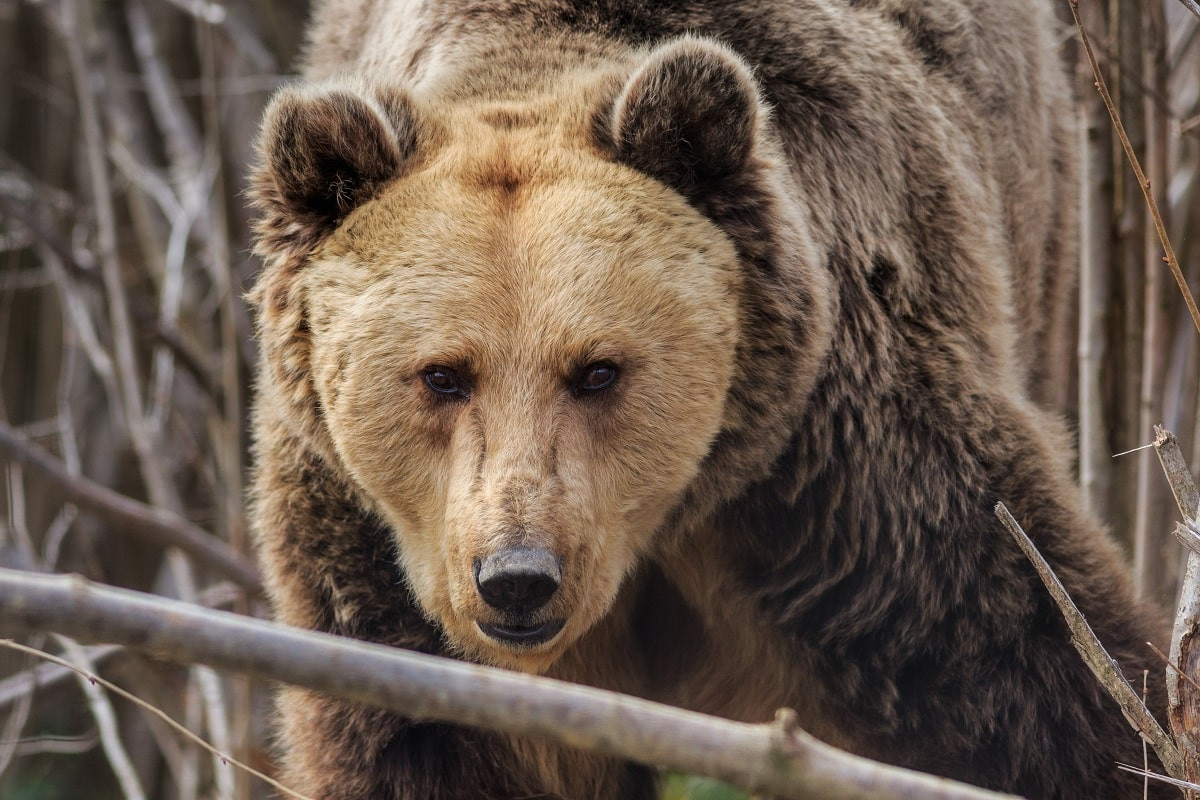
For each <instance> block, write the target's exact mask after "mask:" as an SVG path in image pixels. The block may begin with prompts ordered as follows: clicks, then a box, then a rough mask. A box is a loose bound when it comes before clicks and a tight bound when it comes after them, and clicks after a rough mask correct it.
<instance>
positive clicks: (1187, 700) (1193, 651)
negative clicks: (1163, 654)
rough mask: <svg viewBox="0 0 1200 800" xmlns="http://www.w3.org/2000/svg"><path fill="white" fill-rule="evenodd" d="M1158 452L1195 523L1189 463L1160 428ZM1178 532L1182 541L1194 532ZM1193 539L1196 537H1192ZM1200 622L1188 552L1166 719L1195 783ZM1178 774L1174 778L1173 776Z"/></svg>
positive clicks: (1196, 504)
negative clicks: (1199, 629) (1198, 635)
mask: <svg viewBox="0 0 1200 800" xmlns="http://www.w3.org/2000/svg"><path fill="white" fill-rule="evenodd" d="M1154 450H1155V452H1157V453H1158V460H1159V461H1160V462H1161V463H1162V468H1163V472H1164V473H1166V476H1167V482H1168V483H1169V484H1170V485H1171V493H1172V494H1173V495H1174V496H1175V503H1176V504H1177V505H1178V506H1179V513H1180V514H1182V515H1183V518H1184V519H1185V520H1187V521H1188V522H1189V523H1191V522H1193V521H1194V520H1195V519H1196V513H1197V510H1198V508H1200V493H1197V491H1196V484H1195V482H1193V481H1192V473H1191V472H1189V471H1188V466H1187V462H1185V461H1184V460H1183V453H1182V452H1180V450H1179V442H1178V441H1177V440H1176V439H1175V434H1173V433H1171V432H1170V431H1168V430H1165V429H1163V428H1161V427H1159V426H1157V425H1156V426H1155V427H1154ZM1180 527H1181V528H1182V530H1180V531H1177V532H1176V535H1177V536H1179V535H1181V534H1183V533H1184V532H1186V533H1187V534H1191V533H1192V531H1191V529H1190V528H1183V527H1182V526H1180ZM1193 536H1194V534H1193ZM1197 620H1200V555H1198V554H1197V553H1196V552H1195V551H1194V550H1192V549H1190V548H1189V550H1188V556H1187V565H1186V566H1185V567H1184V573H1183V585H1182V586H1180V588H1179V605H1178V608H1177V610H1176V613H1175V625H1174V626H1173V627H1172V629H1171V656H1170V659H1169V660H1168V664H1169V668H1168V670H1167V716H1168V719H1169V721H1170V723H1171V730H1172V731H1174V733H1175V740H1176V741H1177V742H1178V743H1179V749H1180V751H1181V753H1182V757H1183V762H1184V767H1185V771H1184V772H1183V773H1179V774H1175V777H1177V778H1186V779H1187V780H1190V781H1196V780H1197V779H1198V778H1200V740H1198V738H1197V730H1198V728H1197V725H1200V693H1198V692H1197V691H1196V689H1195V688H1194V686H1189V685H1188V684H1187V683H1186V682H1185V681H1184V680H1183V679H1186V681H1188V682H1191V683H1193V684H1194V683H1195V680H1194V678H1195V676H1196V675H1197V673H1198V672H1200V647H1197V641H1196V638H1195V633H1196V623H1197ZM1173 774H1174V773H1173Z"/></svg>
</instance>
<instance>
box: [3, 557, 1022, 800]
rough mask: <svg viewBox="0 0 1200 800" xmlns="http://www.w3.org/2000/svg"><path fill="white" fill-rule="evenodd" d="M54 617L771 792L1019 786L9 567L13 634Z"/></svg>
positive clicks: (250, 670) (174, 657)
mask: <svg viewBox="0 0 1200 800" xmlns="http://www.w3.org/2000/svg"><path fill="white" fill-rule="evenodd" d="M37 630H55V631H62V632H64V633H67V634H70V635H71V636H75V637H78V638H80V639H82V640H86V641H92V642H97V641H112V642H119V643H122V644H126V645H128V646H130V647H133V648H136V649H138V650H142V651H144V652H146V653H148V654H150V655H153V656H157V657H161V658H164V659H167V660H170V661H174V662H177V663H196V662H202V663H207V664H210V665H212V666H214V667H218V668H221V669H227V670H233V671H237V672H242V673H245V674H248V675H254V676H257V677H260V678H265V679H270V680H278V681H284V682H286V683H291V684H295V685H298V686H305V687H307V688H309V689H314V690H317V691H320V692H324V693H326V694H330V695H334V696H336V697H341V698H343V699H346V700H350V701H353V702H358V703H365V704H370V705H375V706H380V707H383V708H389V709H392V710H394V711H397V712H400V713H403V714H404V715H406V716H408V717H412V718H416V719H430V720H442V721H446V722H452V723H456V724H460V725H468V726H472V727H478V728H485V729H488V730H493V731H500V732H504V733H510V734H518V735H525V736H538V737H549V738H551V739H554V740H556V741H560V742H564V743H569V744H570V745H571V746H573V747H578V748H581V749H585V750H591V751H595V752H600V753H606V754H608V755H612V756H616V757H619V758H625V759H630V760H632V761H637V762H639V763H642V764H648V765H653V766H657V765H665V766H668V767H671V768H675V769H679V770H682V771H685V772H691V773H696V774H701V775H709V776H712V777H714V778H718V779H720V780H724V781H727V782H729V783H732V784H734V785H737V786H741V787H745V788H748V789H750V790H752V791H757V792H761V793H765V794H769V795H772V796H780V797H790V798H808V797H822V798H826V800H900V799H901V798H912V797H921V798H928V800H1000V798H1004V797H1009V796H1008V795H1001V794H997V793H995V792H989V791H985V790H983V789H976V788H974V787H970V786H966V785H965V784H960V783H955V782H953V781H950V780H947V779H944V778H935V777H933V776H930V775H924V774H921V773H919V772H912V771H910V770H905V769H900V768H898V767H891V766H886V765H883V764H878V763H876V762H873V761H869V760H867V759H864V758H861V757H858V756H852V755H850V754H848V753H844V752H842V751H840V750H837V749H836V748H833V747H830V746H829V745H826V744H823V743H821V742H819V741H817V740H816V739H814V738H813V737H811V736H809V735H808V734H807V733H805V732H804V731H801V730H799V729H798V728H796V726H795V722H794V719H795V718H794V715H793V714H791V712H786V711H785V712H782V713H781V714H780V715H779V717H778V719H777V721H776V722H775V723H773V724H764V725H751V724H747V723H744V722H731V721H728V720H723V719H720V718H718V717H711V716H708V715H706V714H697V713H695V712H690V711H683V710H681V709H677V708H672V707H670V706H665V705H662V704H659V703H651V702H648V701H646V700H641V699H638V698H634V697H628V696H625V695H620V694H616V693H615V692H608V691H603V690H600V689H593V688H590V687H584V686H575V685H573V684H569V683H564V682H562V681H556V680H551V679H549V678H540V677H534V676H530V675H521V674H518V673H513V672H507V671H505V670H500V669H495V668H491V667H481V666H476V665H473V664H465V663H463V662H461V661H453V660H450V659H445V658H438V657H435V656H428V655H423V654H421V653H414V652H410V651H406V650H398V649H396V648H391V647H384V646H382V645H376V644H369V643H366V642H360V641H356V640H353V639H343V638H339V637H336V636H330V635H327V634H321V633H314V632H311V631H302V630H298V629H295V628H288V627H286V626H283V625H277V624H274V623H269V622H264V621H261V620H256V619H251V618H249V617H242V616H238V615H236V614H230V613H227V612H221V611H212V610H209V609H204V608H201V607H199V606H194V605H189V604H187V603H180V602H178V601H174V600H167V599H164V598H162V597H157V596H151V595H145V594H140V593H137V592H129V591H124V590H118V589H111V588H105V587H101V586H98V585H96V584H93V583H90V582H88V581H86V580H84V579H83V578H80V577H76V576H64V575H43V574H34V573H28V572H19V571H17V570H9V569H0V635H5V636H11V635H16V634H21V633H28V632H32V631H37Z"/></svg>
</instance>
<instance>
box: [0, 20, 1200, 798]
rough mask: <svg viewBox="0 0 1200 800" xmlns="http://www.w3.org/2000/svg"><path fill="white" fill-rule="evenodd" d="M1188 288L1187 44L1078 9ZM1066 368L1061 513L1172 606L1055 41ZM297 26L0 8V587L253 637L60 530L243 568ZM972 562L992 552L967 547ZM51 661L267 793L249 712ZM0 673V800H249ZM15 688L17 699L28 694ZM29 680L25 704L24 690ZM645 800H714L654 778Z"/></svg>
mask: <svg viewBox="0 0 1200 800" xmlns="http://www.w3.org/2000/svg"><path fill="white" fill-rule="evenodd" d="M1081 6H1082V13H1083V16H1084V19H1085V22H1086V24H1087V25H1088V27H1089V29H1090V30H1091V32H1092V35H1093V39H1094V41H1095V42H1096V44H1097V46H1098V48H1099V52H1098V56H1099V58H1100V60H1101V63H1102V66H1103V68H1104V70H1105V71H1106V76H1107V80H1108V82H1109V85H1110V87H1111V90H1112V93H1113V95H1114V98H1115V99H1116V102H1117V103H1118V105H1119V107H1120V110H1121V114H1122V117H1123V119H1124V121H1125V124H1126V126H1127V128H1128V129H1129V133H1130V136H1131V139H1132V141H1133V143H1134V146H1135V148H1136V149H1137V151H1138V153H1139V155H1140V158H1141V159H1142V162H1143V165H1144V167H1145V169H1146V172H1147V174H1148V176H1149V177H1150V180H1151V184H1152V187H1153V190H1154V192H1155V193H1156V197H1157V201H1158V204H1159V207H1160V208H1161V209H1162V211H1163V214H1164V217H1165V219H1166V223H1167V227H1168V230H1169V232H1170V234H1171V238H1172V242H1173V244H1174V246H1175V249H1176V251H1177V253H1178V255H1179V260H1180V262H1181V264H1182V265H1183V268H1184V270H1185V272H1186V274H1187V276H1188V279H1189V280H1190V281H1191V283H1192V286H1193V291H1197V289H1198V288H1200V287H1197V284H1198V283H1200V237H1190V236H1189V235H1188V232H1189V231H1190V230H1192V229H1193V228H1195V229H1197V230H1200V191H1198V189H1200V184H1198V179H1197V170H1198V167H1200V43H1198V42H1197V38H1200V21H1198V20H1197V18H1196V17H1195V16H1194V15H1192V14H1191V13H1189V12H1188V11H1187V10H1186V9H1185V8H1184V5H1183V4H1181V3H1179V2H1177V1H1176V0H1097V1H1096V2H1089V1H1088V0H1084V2H1083V3H1081ZM1060 13H1061V16H1062V19H1063V26H1062V37H1061V41H1062V45H1063V49H1064V58H1065V59H1066V61H1067V63H1068V64H1069V65H1072V66H1073V67H1074V68H1075V81H1076V84H1077V94H1078V97H1079V100H1078V102H1077V104H1076V106H1075V107H1072V108H1063V109H1061V110H1060V113H1062V114H1071V115H1076V116H1077V117H1078V118H1079V120H1080V123H1081V127H1080V137H1079V151H1080V153H1081V154H1082V163H1083V165H1084V170H1083V182H1082V188H1081V193H1080V197H1079V202H1080V203H1081V205H1082V207H1083V208H1084V212H1085V213H1084V215H1083V216H1084V219H1085V225H1084V226H1083V231H1082V234H1081V240H1080V244H1081V248H1082V270H1081V280H1080V287H1079V293H1078V303H1077V305H1076V307H1075V308H1074V312H1073V313H1074V314H1075V318H1076V322H1077V324H1076V326H1075V330H1076V331H1077V336H1078V341H1077V344H1078V346H1077V347H1076V348H1073V349H1072V351H1071V353H1072V362H1073V363H1072V372H1071V374H1072V376H1073V377H1072V380H1071V382H1070V383H1069V384H1068V385H1064V386H1062V387H1059V389H1060V391H1059V395H1058V403H1059V405H1060V406H1061V409H1062V410H1063V412H1064V413H1065V414H1066V416H1067V417H1068V419H1069V420H1070V421H1071V423H1072V425H1073V426H1074V429H1075V430H1076V431H1077V433H1078V445H1079V451H1078V468H1079V475H1080V479H1081V483H1082V485H1083V489H1084V492H1085V496H1086V498H1087V502H1088V504H1089V505H1090V506H1091V507H1092V508H1093V509H1095V510H1096V511H1097V512H1098V513H1099V514H1100V516H1101V517H1102V518H1103V519H1105V520H1106V521H1107V522H1108V524H1109V525H1110V526H1111V529H1112V531H1113V532H1114V534H1115V535H1116V536H1117V537H1118V538H1119V539H1120V540H1121V541H1122V542H1123V543H1124V544H1125V545H1126V546H1127V547H1128V550H1129V553H1130V558H1131V561H1132V562H1133V564H1134V568H1135V572H1136V575H1137V580H1138V585H1139V586H1140V587H1141V590H1142V591H1143V592H1144V593H1145V594H1146V595H1148V596H1150V597H1152V598H1154V599H1155V600H1156V601H1158V602H1159V603H1160V604H1161V605H1162V606H1163V608H1164V613H1167V611H1168V610H1170V609H1172V608H1173V605H1174V598H1175V593H1176V586H1177V583H1178V579H1179V573H1180V562H1181V554H1180V552H1179V549H1178V547H1177V546H1176V545H1175V544H1174V541H1173V540H1172V539H1171V538H1170V536H1169V535H1168V530H1169V527H1170V523H1171V520H1172V519H1173V517H1174V510H1173V509H1174V505H1173V503H1172V502H1171V501H1170V499H1169V496H1168V494H1167V489H1166V485H1165V482H1164V481H1163V480H1162V477H1161V473H1160V471H1159V468H1158V466H1157V463H1156V462H1155V459H1154V455H1153V451H1152V450H1140V451H1135V452H1132V453H1129V454H1128V455H1123V456H1120V457H1116V458H1114V457H1113V456H1114V454H1117V453H1122V452H1124V451H1129V450H1132V449H1133V448H1138V447H1141V446H1143V445H1146V444H1148V443H1149V442H1150V441H1151V440H1152V430H1151V428H1152V425H1153V424H1155V423H1162V424H1164V425H1165V426H1166V427H1168V428H1169V429H1171V430H1174V431H1175V432H1176V433H1177V434H1178V435H1179V438H1180V441H1181V443H1182V445H1183V447H1184V450H1185V453H1186V454H1187V455H1188V456H1189V458H1190V463H1191V464H1192V465H1194V466H1195V465H1200V435H1198V430H1197V419H1198V412H1200V369H1198V368H1197V367H1198V366H1200V364H1198V358H1200V337H1198V335H1197V332H1196V330H1195V329H1194V328H1193V327H1192V325H1191V322H1190V320H1189V318H1188V316H1187V314H1186V312H1185V311H1184V310H1183V306H1182V303H1181V301H1180V296H1179V291H1178V289H1177V287H1176V286H1175V284H1174V282H1173V281H1172V280H1171V278H1170V276H1169V274H1168V273H1167V271H1166V269H1165V266H1164V265H1163V263H1162V260H1161V257H1162V250H1161V247H1160V245H1159V243H1158V241H1157V239H1156V238H1155V236H1154V229H1153V226H1152V225H1151V224H1150V223H1149V220H1148V217H1147V213H1146V207H1145V203H1144V202H1143V199H1142V197H1141V194H1140V190H1139V188H1138V186H1137V184H1136V182H1135V180H1134V179H1133V176H1132V174H1131V172H1130V171H1129V168H1128V166H1127V164H1126V162H1125V157H1124V155H1123V154H1122V153H1121V151H1120V148H1119V145H1117V144H1116V143H1115V142H1114V137H1113V135H1112V133H1111V126H1110V123H1109V119H1108V117H1107V114H1106V113H1105V111H1104V109H1103V107H1102V106H1101V104H1100V102H1099V99H1098V97H1097V95H1096V92H1095V91H1094V89H1093V86H1092V82H1093V79H1092V76H1091V73H1090V71H1089V70H1088V68H1087V66H1086V64H1085V63H1084V62H1083V60H1082V58H1081V55H1080V53H1078V52H1077V49H1078V48H1077V44H1076V42H1077V36H1076V34H1075V32H1074V30H1073V28H1071V27H1068V25H1067V24H1066V23H1067V21H1068V20H1069V18H1070V16H1069V12H1068V9H1067V3H1066V0H1062V2H1061V8H1060ZM306 15H307V6H306V4H305V3H299V2H284V1H282V0H225V2H219V3H218V2H206V0H60V1H58V2H55V1H54V0H42V1H41V2H20V1H18V0H0V426H3V429H4V430H8V431H10V432H11V431H16V432H18V433H19V434H20V436H21V437H22V438H21V439H20V440H19V441H20V442H21V443H25V444H21V445H20V446H23V447H25V446H27V443H32V444H33V445H36V446H37V447H39V448H41V449H42V450H43V451H45V453H46V454H47V455H49V456H50V457H52V458H53V460H54V461H53V463H54V464H55V465H57V466H58V468H59V474H58V476H57V477H53V476H48V475H47V474H46V473H45V472H44V471H38V470H34V469H29V468H22V467H20V466H17V465H16V463H15V462H14V461H12V460H11V459H9V458H5V457H4V456H3V455H2V454H0V564H2V565H5V566H18V567H21V568H25V569H35V570H46V571H77V572H81V573H84V574H86V575H88V576H90V577H92V578H95V579H97V580H100V581H104V582H107V583H112V584H117V585H121V586H128V587H133V588H136V589H140V590H144V591H151V592H157V593H160V594H163V595H169V596H173V597H179V598H184V599H189V600H193V601H196V602H203V603H207V604H210V605H214V606H221V607H225V608H231V609H234V610H237V611H241V612H243V613H254V614H263V613H265V610H264V607H263V605H262V602H261V600H260V599H259V598H256V597H254V596H252V595H247V593H246V592H245V591H244V590H243V589H242V588H240V587H239V586H238V585H237V584H236V583H235V582H231V581H230V580H229V579H228V575H227V574H223V573H222V572H221V571H220V570H216V569H213V568H212V566H211V564H210V563H209V562H207V561H205V560H203V559H196V558H194V557H192V556H189V555H188V554H187V553H185V552H184V551H183V550H180V549H179V548H164V547H162V546H159V545H155V544H150V543H148V542H147V540H146V539H145V538H144V537H143V536H140V535H132V534H131V529H130V528H129V527H128V526H122V525H118V524H114V523H113V520H112V519H111V517H106V516H105V515H104V514H103V513H96V512H95V511H94V510H89V506H88V505H87V503H85V502H84V500H83V498H84V494H86V491H87V490H88V489H89V488H93V487H94V486H95V485H100V486H103V487H108V488H109V489H111V490H113V491H115V492H117V493H120V494H121V495H124V496H126V497H129V498H133V499H136V500H138V501H141V502H144V503H147V504H149V505H152V506H155V507H157V508H159V509H162V510H165V511H166V512H169V513H170V515H172V518H173V519H176V520H178V521H180V522H185V523H190V524H191V526H192V530H197V529H198V530H202V531H203V532H204V535H205V536H208V537H212V538H214V539H216V540H219V541H220V542H223V543H225V544H227V545H228V546H229V548H231V549H232V551H234V553H236V554H240V555H239V556H238V557H239V558H242V559H249V558H250V548H249V546H248V543H247V532H246V529H245V523H244V517H243V508H244V502H245V476H246V468H247V459H248V454H247V438H246V409H247V400H248V396H249V392H250V381H249V379H250V376H251V374H252V371H253V365H254V363H255V359H256V354H255V347H254V344H253V342H252V340H251V337H250V320H249V318H248V316H247V313H246V310H245V307H244V305H243V304H242V301H241V295H242V293H243V292H244V291H245V290H246V289H247V288H248V287H249V286H250V285H251V283H252V281H253V276H254V272H255V268H256V265H255V262H254V260H253V259H252V258H251V256H250V254H249V242H248V226H249V218H250V214H249V211H248V209H247V203H246V199H245V196H244V188H245V176H246V171H247V163H248V161H249V159H250V157H251V147H252V143H253V140H254V135H255V130H256V127H257V123H258V119H259V114H260V112H261V109H262V106H263V103H264V102H265V100H266V98H267V97H268V96H269V94H270V92H271V91H272V90H273V89H274V88H275V87H277V86H279V85H280V84H281V83H282V82H283V81H285V80H287V78H286V75H287V73H288V70H289V67H290V65H291V64H292V63H293V62H294V59H295V57H296V54H297V50H298V47H299V43H300V40H301V34H302V29H303V24H304V21H305V18H306ZM996 535H997V536H999V535H1000V534H999V531H997V534H996ZM35 644H38V645H40V646H43V647H45V648H47V649H51V650H53V651H55V652H60V653H66V654H68V655H69V657H70V659H71V660H73V661H76V662H77V663H83V664H87V665H89V667H90V668H92V669H95V670H96V671H98V672H99V673H101V674H103V675H104V676H105V677H107V678H109V679H111V680H113V681H115V682H116V683H118V684H120V685H122V686H124V687H126V688H128V689H130V690H132V691H134V692H135V693H137V694H139V695H140V696H142V697H143V698H144V699H146V700H148V701H150V702H152V703H153V704H155V705H156V706H158V707H160V708H162V709H164V710H166V711H167V712H168V713H170V714H171V715H172V716H173V717H175V718H176V719H178V720H180V721H182V722H184V723H185V724H186V725H187V726H188V727H189V728H190V729H191V730H193V731H196V732H197V733H200V734H201V735H203V736H205V737H206V738H208V739H209V740H210V741H212V742H214V743H215V744H216V745H217V746H218V747H219V748H221V749H222V750H223V751H224V752H228V753H232V754H233V755H235V756H236V757H238V758H240V759H242V760H244V761H248V762H250V763H251V764H253V765H255V766H257V767H260V768H262V769H264V770H266V771H267V772H270V771H271V769H272V762H271V756H270V752H271V751H270V744H269V721H268V719H269V710H268V702H267V698H268V693H269V689H268V687H265V686H262V685H258V684H254V683H251V682H250V681H247V680H245V679H241V678H232V677H229V676H221V675H218V674H216V673H214V672H213V671H211V670H209V669H206V668H202V667H193V668H191V669H181V668H177V667H171V666H164V665H162V664H159V663H154V662H150V661H147V660H145V659H142V658H139V657H135V656H132V655H130V654H127V653H124V652H121V651H120V650H117V649H116V648H78V647H76V646H74V645H73V643H70V642H67V641H64V640H62V639H61V638H58V637H52V636H46V637H41V638H40V639H39V640H38V641H37V642H35ZM33 667H34V665H33V664H31V663H29V662H28V660H27V659H24V658H22V657H18V656H15V655H8V654H5V653H0V797H5V798H19V799H20V800H49V798H75V797H89V798H126V800H132V799H133V798H179V800H192V799H193V798H210V797H211V798H221V799H222V800H225V799H226V798H229V799H230V800H233V799H234V798H236V800H248V799H249V798H261V797H266V796H267V792H266V791H265V789H264V788H263V787H262V786H261V785H260V784H257V783H256V782H254V781H252V780H250V779H248V778H246V777H245V776H243V775H241V774H236V773H234V772H233V771H231V770H230V769H229V768H228V767H227V766H226V765H224V764H222V763H221V762H220V760H219V759H214V758H213V757H212V756H209V755H207V754H205V753H203V752H202V751H200V750H199V749H197V748H195V747H193V746H191V745H188V744H186V743H184V742H183V741H181V740H180V739H179V738H178V737H177V736H176V735H175V734H174V733H172V732H170V731H168V730H167V729H166V728H165V727H164V726H163V724H162V723H161V722H158V721H157V720H155V719H154V718H152V717H151V716H150V715H148V714H146V713H145V712H143V711H141V710H138V709H137V708H135V707H132V706H130V705H129V704H128V703H126V702H125V701H122V700H119V699H115V698H114V699H112V700H110V699H109V698H108V697H107V696H106V695H105V694H104V693H103V692H102V691H99V690H97V689H96V688H95V687H90V685H85V684H86V682H83V683H81V682H79V681H77V680H75V679H74V678H70V677H68V678H66V679H64V677H63V675H64V674H63V673H62V672H61V671H57V670H53V669H47V668H45V667H39V668H38V669H37V670H36V671H35V672H31V670H32V669H33ZM31 676H32V677H31ZM34 678H36V680H34ZM665 791H666V795H667V796H668V797H669V798H672V800H680V799H681V798H693V799H694V800H698V799H699V798H709V799H710V800H716V799H717V798H721V800H732V798H735V797H737V796H738V795H736V793H733V792H731V791H730V790H728V789H725V788H724V787H720V786H717V785H713V784H710V783H708V782H704V781H698V780H696V779H693V778H686V777H682V776H673V777H672V778H671V779H670V780H669V781H668V783H667V785H666V790H665Z"/></svg>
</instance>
